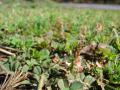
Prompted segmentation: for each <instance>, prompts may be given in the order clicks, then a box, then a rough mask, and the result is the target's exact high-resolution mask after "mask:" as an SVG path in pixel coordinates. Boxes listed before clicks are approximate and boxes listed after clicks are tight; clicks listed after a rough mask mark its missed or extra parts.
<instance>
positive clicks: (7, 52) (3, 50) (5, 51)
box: [0, 48, 15, 56]
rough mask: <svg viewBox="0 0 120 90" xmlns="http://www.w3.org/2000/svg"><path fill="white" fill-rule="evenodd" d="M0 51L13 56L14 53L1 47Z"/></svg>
mask: <svg viewBox="0 0 120 90" xmlns="http://www.w3.org/2000/svg"><path fill="white" fill-rule="evenodd" d="M0 52H2V53H4V54H7V55H10V56H15V54H14V53H11V52H9V51H7V50H5V49H2V48H0Z"/></svg>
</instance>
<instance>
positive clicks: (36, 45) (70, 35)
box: [0, 2, 120, 90]
mask: <svg viewBox="0 0 120 90" xmlns="http://www.w3.org/2000/svg"><path fill="white" fill-rule="evenodd" d="M0 12H1V13H0V44H1V45H6V46H9V47H12V48H15V49H19V50H20V51H21V52H20V53H17V56H16V57H11V58H8V61H9V64H10V67H9V65H8V66H7V69H8V71H15V69H17V67H18V66H19V67H22V70H23V71H24V72H26V71H27V72H28V71H29V72H31V73H33V74H34V78H35V79H36V80H37V81H38V82H39V78H40V75H42V74H43V73H47V74H48V75H51V74H52V72H53V71H54V72H55V73H57V71H56V69H58V68H57V67H56V66H54V67H53V65H54V63H52V62H51V57H52V55H56V54H57V55H58V57H59V58H60V60H61V61H62V60H64V59H65V58H66V57H65V56H63V55H62V54H64V53H65V54H67V59H68V62H74V60H75V58H76V56H75V50H76V49H77V47H79V41H83V43H80V45H81V46H83V47H85V46H87V45H89V44H91V42H93V41H94V42H96V43H103V44H107V45H108V46H110V47H112V48H114V49H115V51H116V52H114V50H113V51H112V52H105V50H104V51H103V54H104V56H103V57H104V58H106V57H107V58H108V59H109V61H110V63H111V65H112V66H113V67H111V68H110V70H109V68H108V67H106V68H105V71H107V72H108V75H109V74H110V76H109V81H110V82H112V83H114V82H118V81H119V80H118V79H119V76H120V73H119V72H117V74H115V75H117V76H114V75H111V73H112V71H114V70H115V69H118V68H117V67H119V61H114V59H115V57H117V56H118V54H119V50H120V48H119V30H120V22H119V21H120V11H117V10H116V11H114V10H113V11H112V10H94V9H75V8H69V9H68V8H63V7H60V6H59V5H57V4H55V3H43V2H41V3H39V4H38V3H26V2H24V3H23V2H22V3H19V2H17V3H10V4H3V5H1V6H0ZM101 27H102V29H100V28H101ZM115 32H116V33H117V34H118V37H116V35H115ZM112 40H115V42H113V43H112ZM83 47H82V48H83ZM103 57H102V58H103ZM117 59H119V58H117ZM6 62H7V61H6ZM16 62H17V65H16ZM2 64H3V65H4V64H5V65H4V66H5V67H6V63H2ZM72 64H73V63H72ZM11 67H14V68H11ZM71 67H72V66H71ZM71 67H70V68H71ZM49 68H50V69H49ZM59 68H60V67H59ZM60 69H61V68H60ZM68 71H69V70H68ZM70 71H71V70H70ZM93 71H94V70H93ZM100 71H101V69H99V68H98V69H96V72H97V73H98V74H97V75H98V77H99V73H100ZM103 71H104V70H103ZM118 71H119V70H118ZM95 74H96V73H95ZM52 78H54V79H55V80H56V81H57V79H56V77H52ZM58 78H61V77H58ZM51 80H52V79H49V80H48V82H49V85H51V83H50V82H51ZM52 82H53V83H52V84H55V82H54V81H52ZM108 90H109V89H108Z"/></svg>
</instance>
